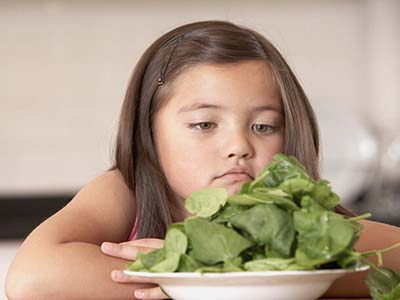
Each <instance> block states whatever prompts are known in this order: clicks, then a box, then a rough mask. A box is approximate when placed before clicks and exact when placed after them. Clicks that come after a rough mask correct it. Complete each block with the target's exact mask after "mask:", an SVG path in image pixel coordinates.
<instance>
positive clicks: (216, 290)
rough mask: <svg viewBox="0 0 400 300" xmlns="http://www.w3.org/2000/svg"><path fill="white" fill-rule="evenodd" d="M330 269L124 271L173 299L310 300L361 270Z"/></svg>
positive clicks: (364, 268) (364, 267)
mask: <svg viewBox="0 0 400 300" xmlns="http://www.w3.org/2000/svg"><path fill="white" fill-rule="evenodd" d="M368 268H369V267H368V266H363V267H360V268H358V269H356V270H345V269H330V270H314V271H267V272H231V273H204V274H200V273H150V272H133V271H128V270H125V271H124V273H125V274H127V275H131V276H135V277H143V278H150V279H151V280H152V281H153V282H155V283H157V284H159V285H160V286H161V288H162V289H163V290H164V291H165V292H166V293H167V294H168V295H169V296H170V297H171V298H172V299H175V300H206V299H212V300H244V299H251V300H277V299H279V300H293V299H296V300H314V299H318V297H320V296H321V295H323V294H324V293H325V291H326V290H327V289H328V288H329V287H330V285H331V284H332V283H333V281H334V280H335V279H337V278H339V277H341V276H343V275H346V274H350V273H354V272H360V271H365V270H367V269H368Z"/></svg>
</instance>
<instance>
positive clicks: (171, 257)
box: [150, 253, 180, 272]
mask: <svg viewBox="0 0 400 300" xmlns="http://www.w3.org/2000/svg"><path fill="white" fill-rule="evenodd" d="M179 259H180V254H179V253H169V254H168V256H167V257H166V258H165V259H164V260H162V261H160V262H159V263H157V264H155V265H154V266H153V267H151V268H150V271H151V272H175V271H176V270H177V269H178V266H179Z"/></svg>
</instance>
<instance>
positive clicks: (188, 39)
mask: <svg viewBox="0 0 400 300" xmlns="http://www.w3.org/2000/svg"><path fill="white" fill-rule="evenodd" d="M278 152H283V153H285V154H289V155H294V156H296V157H297V158H298V159H299V161H300V162H301V163H303V164H304V165H305V166H306V168H307V170H308V172H309V174H310V175H311V176H312V177H314V178H318V177H319V174H318V155H319V137H318V128H317V123H316V119H315V115H314V113H313V110H312V108H311V106H310V104H309V102H308V100H307V97H306V95H305V93H304V91H303V89H302V88H301V86H300V84H299V82H298V81H297V79H296V77H295V76H294V74H293V72H292V71H291V69H290V68H289V66H288V65H287V64H286V62H285V60H284V59H283V58H282V56H281V55H280V54H279V52H278V51H277V50H276V49H275V47H274V46H273V45H272V44H271V43H270V42H269V41H268V40H267V39H266V38H264V37H263V36H261V35H260V34H258V33H257V32H254V31H252V30H250V29H247V28H243V27H239V26H236V25H234V24H231V23H228V22H219V21H211V22H198V23H193V24H188V25H185V26H182V27H179V28H176V29H174V30H172V31H170V32H168V33H167V34H165V35H163V36H162V37H160V38H159V39H158V40H157V41H155V42H154V43H153V44H152V45H151V46H150V47H149V48H148V49H147V51H146V52H145V53H144V55H143V56H142V58H141V59H140V61H139V63H138V64H137V66H136V69H135V70H134V73H133V76H132V79H131V81H130V84H129V87H128V90H127V93H126V97H125V101H124V104H123V107H122V112H121V117H120V124H119V129H118V137H117V144H116V156H115V165H114V166H113V167H112V168H111V169H110V170H109V171H107V172H105V173H104V174H102V175H100V176H99V177H97V178H95V179H94V180H93V181H92V182H90V183H89V184H88V185H87V186H85V187H84V188H83V189H82V190H81V191H80V192H79V193H78V194H77V195H76V196H75V197H74V199H73V200H72V201H71V202H70V203H69V204H68V205H67V206H66V207H65V208H63V209H62V210H60V211H59V212H58V213H56V214H55V215H54V216H52V217H51V218H49V219H48V220H46V221H45V222H43V223H42V224H41V225H40V226H39V227H38V228H36V229H35V230H34V231H33V232H32V233H31V234H30V235H29V237H28V238H27V239H26V240H25V242H24V243H23V245H22V247H21V249H20V250H19V253H18V254H17V256H16V258H15V259H14V261H13V263H12V265H11V267H10V270H9V273H8V276H7V282H6V291H7V295H8V297H9V298H10V299H11V300H19V299H42V300H46V299H69V300H72V299H97V300H98V299H135V297H136V298H139V299H164V298H166V297H165V295H164V294H163V293H162V292H161V290H160V288H159V287H157V286H156V285H155V284H152V283H151V282H150V281H147V280H143V279H139V278H133V277H126V276H124V275H123V273H122V270H123V269H124V268H125V266H126V265H127V264H128V263H129V262H130V261H132V260H134V259H135V258H136V254H137V253H138V252H139V251H144V252H148V251H151V250H152V249H155V248H160V247H162V245H163V241H162V238H163V237H164V234H165V232H166V230H167V228H168V226H169V225H170V224H171V223H172V222H177V221H181V220H183V219H184V218H185V217H186V216H187V213H186V211H185V209H184V199H185V198H186V197H187V196H188V195H189V194H190V193H192V192H194V191H197V190H201V189H203V188H206V187H224V188H226V189H227V190H228V193H229V194H234V193H236V192H238V191H239V189H240V187H241V185H242V184H243V183H244V182H248V181H251V180H253V179H254V178H255V177H256V176H257V174H258V173H259V172H260V171H261V170H262V169H263V167H264V166H265V165H266V164H267V163H268V162H269V161H270V160H271V159H272V157H273V155H274V154H276V153H278ZM343 167H345V166H343ZM337 211H338V212H340V213H344V214H347V213H349V212H348V211H346V210H345V209H343V208H342V207H340V206H339V207H337ZM362 223H363V224H364V225H365V229H364V231H363V234H362V236H361V238H360V240H359V242H358V244H357V247H356V248H357V250H359V251H366V250H372V249H377V248H384V247H387V246H389V245H391V244H393V243H395V242H398V241H399V240H400V230H399V228H397V227H394V226H390V225H385V224H380V223H377V222H370V221H364V222H362ZM398 257H399V251H398V250H394V251H392V252H389V253H387V254H385V256H384V262H385V265H386V266H388V267H391V268H393V269H397V270H399V268H400V260H399V259H398ZM110 274H111V276H110ZM363 276H365V274H362V275H356V276H347V277H343V279H342V280H338V281H337V282H336V283H335V284H334V285H333V286H332V288H331V289H330V290H329V291H328V293H327V294H326V295H328V296H337V297H339V296H342V297H343V296H347V297H351V296H367V295H368V291H367V289H366V287H365V285H364V283H363Z"/></svg>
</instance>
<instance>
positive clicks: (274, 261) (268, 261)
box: [244, 258, 295, 272]
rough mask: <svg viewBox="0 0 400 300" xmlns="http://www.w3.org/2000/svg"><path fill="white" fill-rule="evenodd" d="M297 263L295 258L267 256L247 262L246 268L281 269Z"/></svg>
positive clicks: (248, 269)
mask: <svg viewBox="0 0 400 300" xmlns="http://www.w3.org/2000/svg"><path fill="white" fill-rule="evenodd" d="M293 263H295V259H294V258H286V259H283V258H265V259H258V260H252V261H249V262H246V263H245V264H244V268H245V269H246V271H253V272H257V271H281V270H287V269H288V268H289V265H291V264H293Z"/></svg>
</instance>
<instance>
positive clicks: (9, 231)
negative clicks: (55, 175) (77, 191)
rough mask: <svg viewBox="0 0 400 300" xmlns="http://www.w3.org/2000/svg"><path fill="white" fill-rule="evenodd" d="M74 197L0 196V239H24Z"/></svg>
mask: <svg viewBox="0 0 400 300" xmlns="http://www.w3.org/2000/svg"><path fill="white" fill-rule="evenodd" d="M73 197H74V195H73V194H72V195H46V196H39V195H35V196H0V239H24V238H25V237H26V236H27V235H28V234H29V233H30V232H31V231H32V230H33V229H35V227H37V226H38V225H39V224H40V223H42V222H43V221H44V220H46V219H47V218H48V217H50V216H51V215H53V214H54V213H56V212H57V211H59V210H60V209H61V208H63V207H64V206H65V205H66V204H67V203H68V202H69V201H70V200H71V199H72V198H73Z"/></svg>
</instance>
